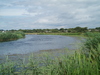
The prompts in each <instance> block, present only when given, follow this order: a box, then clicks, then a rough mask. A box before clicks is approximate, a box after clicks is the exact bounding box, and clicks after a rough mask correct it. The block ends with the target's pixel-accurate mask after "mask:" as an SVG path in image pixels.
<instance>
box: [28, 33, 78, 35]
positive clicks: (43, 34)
mask: <svg viewBox="0 0 100 75" xmlns="http://www.w3.org/2000/svg"><path fill="white" fill-rule="evenodd" d="M26 34H37V35H80V33H26Z"/></svg>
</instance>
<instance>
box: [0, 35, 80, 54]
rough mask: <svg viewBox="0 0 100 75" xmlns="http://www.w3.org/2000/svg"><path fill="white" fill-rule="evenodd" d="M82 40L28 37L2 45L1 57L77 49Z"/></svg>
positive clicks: (40, 36) (49, 36) (65, 37)
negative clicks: (50, 50) (42, 51)
mask: <svg viewBox="0 0 100 75" xmlns="http://www.w3.org/2000/svg"><path fill="white" fill-rule="evenodd" d="M80 42H81V40H80V39H78V38H77V37H69V36H60V35H26V38H24V39H19V40H16V41H10V42H2V43H0V55H12V54H27V53H31V52H37V51H40V50H49V49H62V48H68V49H76V48H78V45H77V44H78V43H80Z"/></svg>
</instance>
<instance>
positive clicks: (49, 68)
mask: <svg viewBox="0 0 100 75" xmlns="http://www.w3.org/2000/svg"><path fill="white" fill-rule="evenodd" d="M91 35H92V36H91ZM94 35H95V36H94ZM85 36H87V37H88V38H87V40H86V42H84V43H83V46H82V47H81V48H80V49H78V50H75V53H73V54H71V55H67V50H66V54H62V55H60V56H56V57H53V58H52V57H51V56H52V55H51V54H50V53H43V54H42V55H40V57H38V58H36V57H35V56H34V55H30V57H29V59H28V60H29V62H28V63H27V64H26V63H25V60H23V62H22V63H16V62H13V61H10V60H9V59H8V57H7V59H6V62H5V63H1V64H0V75H100V56H99V55H100V33H86V34H85Z"/></svg>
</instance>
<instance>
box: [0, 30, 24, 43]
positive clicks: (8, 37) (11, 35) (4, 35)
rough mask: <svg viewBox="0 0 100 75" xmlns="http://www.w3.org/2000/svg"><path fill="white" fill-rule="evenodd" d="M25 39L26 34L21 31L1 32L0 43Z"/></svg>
mask: <svg viewBox="0 0 100 75" xmlns="http://www.w3.org/2000/svg"><path fill="white" fill-rule="evenodd" d="M24 37H25V34H24V33H23V32H20V31H16V32H0V42H5V41H12V40H17V39H20V38H24Z"/></svg>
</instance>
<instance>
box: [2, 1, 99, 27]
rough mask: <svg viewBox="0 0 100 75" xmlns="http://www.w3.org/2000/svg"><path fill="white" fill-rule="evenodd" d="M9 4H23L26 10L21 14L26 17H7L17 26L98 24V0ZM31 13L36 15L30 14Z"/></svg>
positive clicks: (15, 3)
mask: <svg viewBox="0 0 100 75" xmlns="http://www.w3.org/2000/svg"><path fill="white" fill-rule="evenodd" d="M11 1H12V0H11ZM10 4H11V5H13V6H15V7H21V6H23V9H25V10H26V11H27V12H28V13H25V14H23V16H27V17H23V18H21V17H18V18H14V19H13V18H12V19H7V21H6V22H8V24H9V25H10V24H11V25H12V26H13V25H18V27H17V28H20V27H25V28H27V27H29V28H32V27H33V28H38V27H39V28H46V27H48V28H49V27H50V28H56V27H76V26H88V27H96V26H99V24H100V22H99V19H100V17H99V16H100V1H98V0H16V1H12V2H10ZM1 6H3V5H1ZM13 6H12V7H13ZM32 13H33V14H34V13H36V15H34V16H32V15H31V14H32ZM4 20H6V18H4V19H3V21H4ZM6 22H5V23H6ZM28 25H29V26H28Z"/></svg>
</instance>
